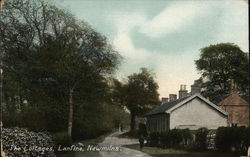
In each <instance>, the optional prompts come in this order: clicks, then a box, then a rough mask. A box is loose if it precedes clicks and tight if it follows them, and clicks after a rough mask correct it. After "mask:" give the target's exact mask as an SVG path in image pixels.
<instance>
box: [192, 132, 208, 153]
mask: <svg viewBox="0 0 250 157" xmlns="http://www.w3.org/2000/svg"><path fill="white" fill-rule="evenodd" d="M207 134H208V129H207V128H199V129H198V130H196V132H195V144H196V149H198V150H206V149H207Z"/></svg>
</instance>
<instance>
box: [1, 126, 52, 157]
mask: <svg viewBox="0 0 250 157" xmlns="http://www.w3.org/2000/svg"><path fill="white" fill-rule="evenodd" d="M2 140H3V150H4V152H5V153H6V155H7V156H44V157H55V153H54V143H53V140H52V136H51V135H50V134H48V133H42V132H38V133H35V132H31V131H28V130H27V129H22V128H4V129H3V131H2ZM14 148H16V149H14Z"/></svg>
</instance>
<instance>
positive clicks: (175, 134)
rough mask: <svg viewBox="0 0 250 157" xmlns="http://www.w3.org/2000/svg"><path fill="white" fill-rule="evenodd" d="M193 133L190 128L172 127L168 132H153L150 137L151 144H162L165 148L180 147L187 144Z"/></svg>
mask: <svg viewBox="0 0 250 157" xmlns="http://www.w3.org/2000/svg"><path fill="white" fill-rule="evenodd" d="M191 138H192V135H191V133H190V131H189V130H188V129H172V130H169V131H166V132H161V133H158V132H152V133H151V134H150V137H149V144H150V146H158V145H160V146H161V147H163V148H170V147H173V148H179V147H184V146H186V145H187V142H188V140H190V139H191Z"/></svg>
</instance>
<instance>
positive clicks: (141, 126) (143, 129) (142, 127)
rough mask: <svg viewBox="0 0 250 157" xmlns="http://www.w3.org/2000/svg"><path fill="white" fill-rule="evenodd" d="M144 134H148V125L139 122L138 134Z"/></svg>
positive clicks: (145, 135)
mask: <svg viewBox="0 0 250 157" xmlns="http://www.w3.org/2000/svg"><path fill="white" fill-rule="evenodd" d="M140 135H143V136H144V137H147V136H148V133H147V127H146V125H145V124H143V123H139V130H138V136H140Z"/></svg>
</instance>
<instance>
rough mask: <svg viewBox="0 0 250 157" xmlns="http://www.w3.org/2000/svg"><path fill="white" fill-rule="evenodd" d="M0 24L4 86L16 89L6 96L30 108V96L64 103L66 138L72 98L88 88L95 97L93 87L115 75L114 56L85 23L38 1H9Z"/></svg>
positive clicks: (69, 131)
mask: <svg viewBox="0 0 250 157" xmlns="http://www.w3.org/2000/svg"><path fill="white" fill-rule="evenodd" d="M0 22H1V28H0V40H1V46H3V47H2V50H3V52H4V56H3V61H4V65H5V69H6V72H7V73H8V74H7V75H8V77H6V79H5V80H6V81H9V82H13V84H15V85H16V84H18V86H19V88H18V91H17V90H16V91H15V89H14V88H16V87H14V86H13V87H12V89H14V92H13V91H11V92H10V93H12V94H13V95H15V94H17V93H15V92H18V95H21V96H22V97H25V99H28V102H30V103H34V104H37V103H38V101H37V100H36V99H35V98H34V97H33V96H34V95H37V97H39V96H41V97H43V96H49V97H50V98H52V100H57V101H58V100H60V102H65V101H66V102H67V103H68V107H69V108H68V129H67V130H68V135H69V136H71V134H72V124H73V113H74V106H75V104H77V103H78V104H79V102H75V101H74V100H75V98H76V96H77V95H81V94H82V96H83V95H84V94H85V93H88V91H90V89H87V88H84V87H82V86H83V85H88V83H89V85H88V87H89V88H92V89H94V90H95V91H96V93H99V92H97V91H98V90H100V89H99V87H98V86H96V85H98V84H99V82H103V81H105V77H106V76H107V75H110V74H112V73H113V72H114V71H115V69H116V68H117V65H118V63H119V54H118V53H117V52H116V51H114V50H113V49H112V47H111V46H110V45H109V44H108V43H107V40H106V38H105V37H104V36H102V35H101V34H99V33H98V32H96V31H94V30H93V29H92V28H91V27H90V26H89V25H88V24H87V23H85V22H83V21H77V20H76V19H75V18H74V16H73V15H72V14H70V13H68V12H66V11H64V10H61V9H58V8H56V7H55V6H53V5H51V4H50V3H48V2H45V1H43V0H23V1H19V0H9V1H8V2H7V3H6V8H5V9H4V10H3V15H2V18H1V21H0ZM6 84H7V83H6ZM91 91H93V90H91ZM92 94H93V93H92ZM37 97H36V98H37ZM43 99H46V98H43ZM82 99H84V97H82ZM77 100H78V99H77ZM39 101H42V103H43V102H45V101H46V100H42V99H39ZM21 102H22V101H21ZM48 103H52V102H48Z"/></svg>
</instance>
